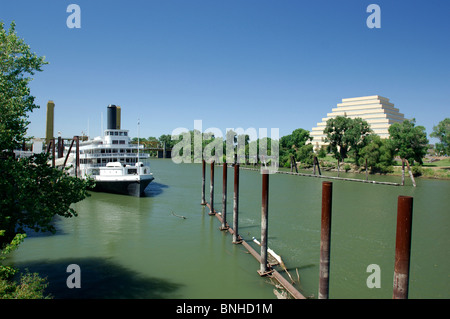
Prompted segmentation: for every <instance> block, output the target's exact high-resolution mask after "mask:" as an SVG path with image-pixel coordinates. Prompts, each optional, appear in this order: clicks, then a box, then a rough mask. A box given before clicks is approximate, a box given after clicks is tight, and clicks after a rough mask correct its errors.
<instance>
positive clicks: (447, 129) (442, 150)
mask: <svg viewBox="0 0 450 319" xmlns="http://www.w3.org/2000/svg"><path fill="white" fill-rule="evenodd" d="M430 136H431V137H435V138H438V139H439V141H440V143H436V152H437V153H438V154H439V155H450V118H448V117H447V118H445V119H444V120H442V121H440V122H439V124H438V125H436V126H433V132H432V133H431V134H430Z"/></svg>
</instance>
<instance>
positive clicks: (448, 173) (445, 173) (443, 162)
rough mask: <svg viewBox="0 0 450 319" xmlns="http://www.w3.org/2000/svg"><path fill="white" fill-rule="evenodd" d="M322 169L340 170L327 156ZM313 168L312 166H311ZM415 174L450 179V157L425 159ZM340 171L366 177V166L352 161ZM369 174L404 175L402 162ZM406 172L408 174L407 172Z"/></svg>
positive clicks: (415, 170) (343, 165)
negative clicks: (384, 171) (388, 169)
mask: <svg viewBox="0 0 450 319" xmlns="http://www.w3.org/2000/svg"><path fill="white" fill-rule="evenodd" d="M319 162H320V165H321V169H322V170H323V171H328V172H336V173H337V172H338V170H337V161H336V160H335V159H334V158H332V157H329V156H327V157H325V158H324V159H322V160H319ZM299 164H300V163H297V165H298V166H301V164H300V165H299ZM280 169H282V170H290V169H287V168H280ZM299 169H303V170H305V169H306V170H307V169H308V168H306V167H299ZM310 169H311V170H312V167H311V168H310ZM411 169H412V171H413V175H414V177H415V178H426V179H442V180H450V158H448V157H441V158H434V159H433V160H432V161H430V160H428V159H427V160H424V164H423V165H422V166H412V167H411ZM340 172H341V173H342V172H345V173H352V174H359V175H362V176H363V178H365V175H366V172H365V168H364V167H361V166H356V165H355V164H353V163H352V162H351V161H348V162H347V161H345V162H344V163H342V164H341V165H340ZM368 174H369V176H402V166H401V162H400V161H399V160H398V161H396V164H395V165H394V166H392V171H391V172H388V173H370V170H369V172H368ZM406 174H408V173H407V172H406Z"/></svg>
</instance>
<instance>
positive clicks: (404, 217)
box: [393, 196, 413, 299]
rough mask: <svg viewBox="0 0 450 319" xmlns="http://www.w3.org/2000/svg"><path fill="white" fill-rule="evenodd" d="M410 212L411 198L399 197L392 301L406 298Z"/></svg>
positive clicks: (410, 228)
mask: <svg viewBox="0 0 450 319" xmlns="http://www.w3.org/2000/svg"><path fill="white" fill-rule="evenodd" d="M412 210H413V198H412V197H410V196H399V197H398V203H397V233H396V241H395V266H394V289H393V290H394V291H393V299H407V298H408V288H409V265H410V254H411V230H412Z"/></svg>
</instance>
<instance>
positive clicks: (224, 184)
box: [220, 162, 228, 230]
mask: <svg viewBox="0 0 450 319" xmlns="http://www.w3.org/2000/svg"><path fill="white" fill-rule="evenodd" d="M222 168H223V170H222V171H223V174H222V177H223V178H222V225H221V226H220V229H221V230H227V229H228V226H227V175H228V174H227V169H228V167H227V163H226V162H224V163H223V166H222Z"/></svg>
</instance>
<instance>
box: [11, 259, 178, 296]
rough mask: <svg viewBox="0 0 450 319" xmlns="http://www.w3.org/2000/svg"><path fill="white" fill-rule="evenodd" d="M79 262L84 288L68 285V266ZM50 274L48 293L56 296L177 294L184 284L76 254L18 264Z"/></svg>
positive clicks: (33, 270) (82, 286)
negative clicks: (62, 257) (68, 256)
mask: <svg viewBox="0 0 450 319" xmlns="http://www.w3.org/2000/svg"><path fill="white" fill-rule="evenodd" d="M70 264H77V265H78V266H80V270H81V276H80V278H81V280H80V281H81V288H72V289H70V288H68V287H67V284H66V281H67V278H68V277H69V276H70V275H71V274H72V273H71V272H66V270H67V266H68V265H70ZM15 266H16V267H18V268H19V269H20V270H22V271H24V270H25V269H28V270H29V271H30V272H32V273H33V272H37V273H39V275H40V276H41V277H47V281H48V283H49V285H48V287H47V289H46V290H45V294H46V295H48V294H50V295H51V296H52V297H53V298H54V299H119V298H121V299H142V298H145V299H163V298H176V295H175V293H176V291H177V290H178V289H179V288H180V287H182V285H181V284H176V283H173V282H170V281H167V280H165V279H159V278H149V277H145V276H142V275H140V274H138V273H136V272H134V271H131V270H129V269H127V268H125V267H123V266H121V265H118V264H116V263H114V262H112V261H110V260H108V259H101V258H95V257H94V258H74V259H72V258H71V259H59V260H55V261H47V260H43V261H39V262H33V263H26V265H25V264H17V265H15Z"/></svg>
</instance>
